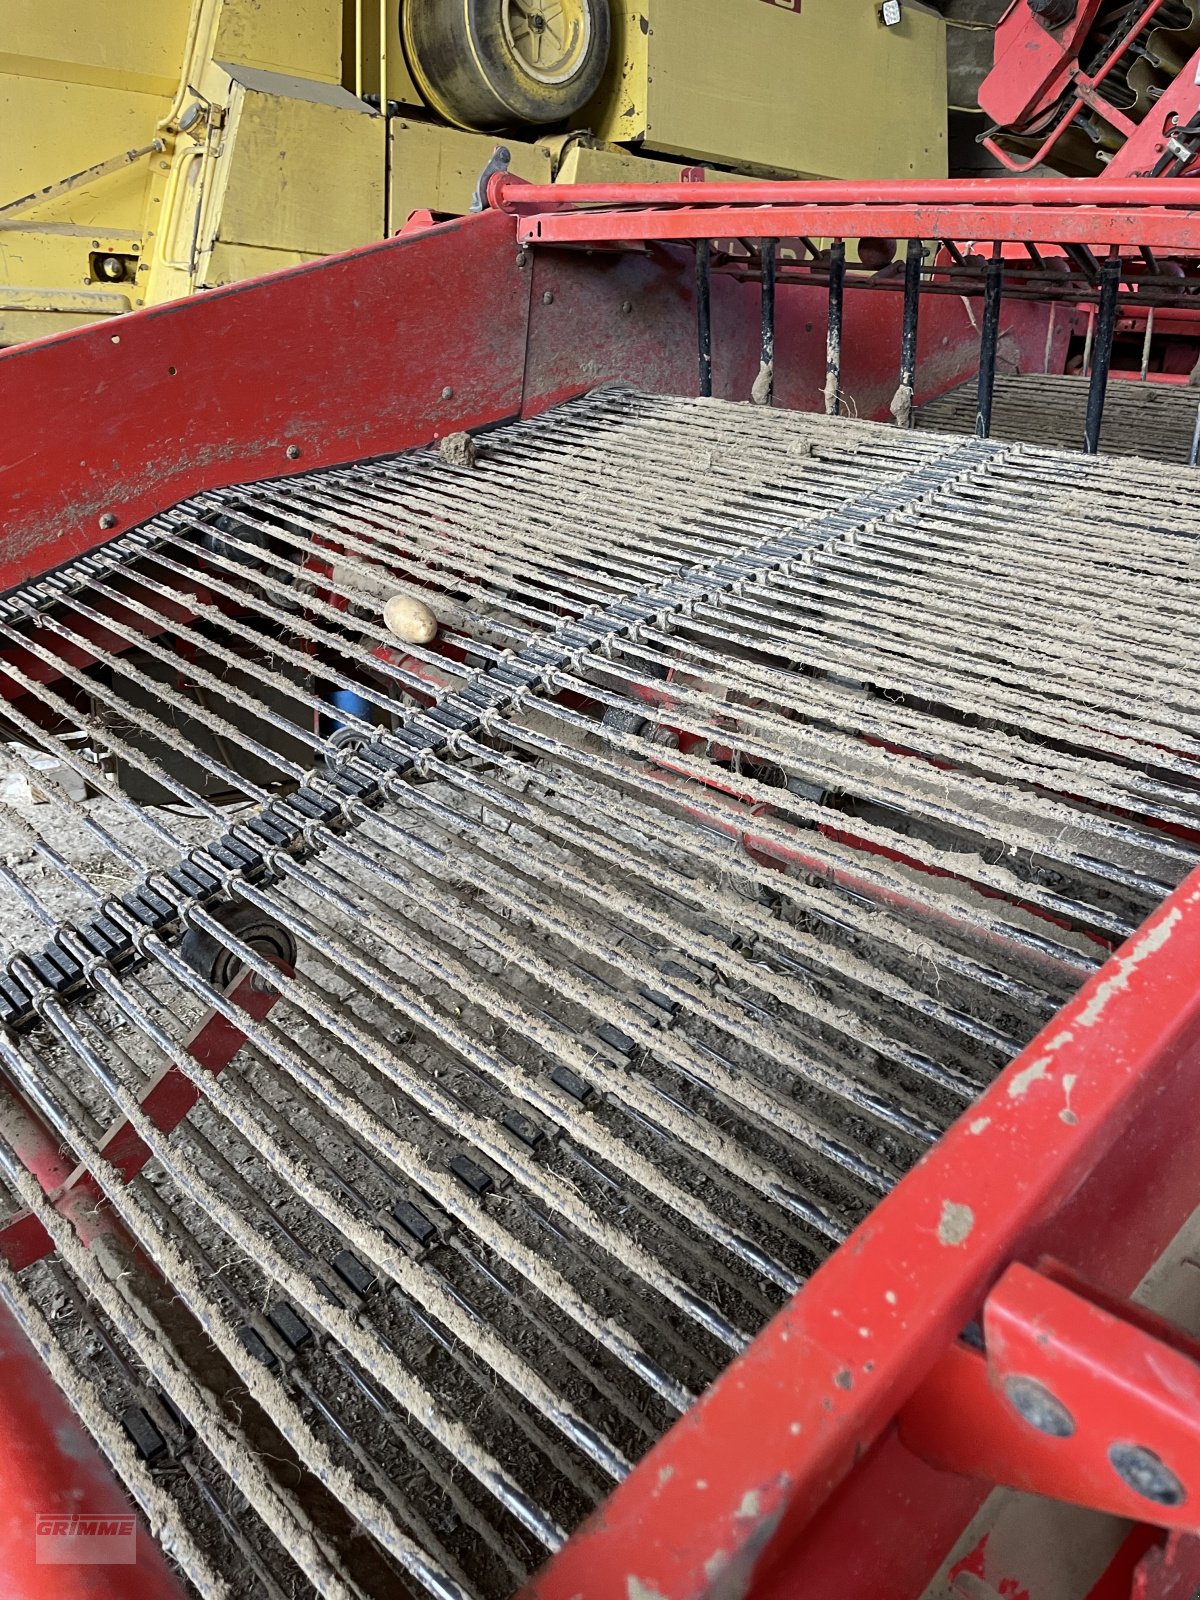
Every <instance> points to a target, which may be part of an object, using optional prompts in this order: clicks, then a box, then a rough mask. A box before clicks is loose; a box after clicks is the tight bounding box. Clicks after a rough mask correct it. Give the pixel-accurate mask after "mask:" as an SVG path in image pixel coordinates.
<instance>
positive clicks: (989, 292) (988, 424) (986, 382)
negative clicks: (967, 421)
mask: <svg viewBox="0 0 1200 1600" xmlns="http://www.w3.org/2000/svg"><path fill="white" fill-rule="evenodd" d="M1003 293H1004V262H1003V260H1002V258H1001V256H1000V252H999V249H998V248H997V250H996V251H995V252H994V254H993V255H992V259H991V260H990V261H989V262H988V264H987V274H986V276H985V278H984V286H983V331H982V333H981V334H980V339H979V393H978V398H977V400H976V403H975V437H976V438H977V439H987V438H989V437H990V436H991V432H992V401H993V399H994V397H995V393H996V347H997V345H998V343H999V340H1000V302H1001V299H1002V297H1003Z"/></svg>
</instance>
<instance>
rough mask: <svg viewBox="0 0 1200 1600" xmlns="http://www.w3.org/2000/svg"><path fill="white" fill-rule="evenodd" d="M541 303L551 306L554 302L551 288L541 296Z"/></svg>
mask: <svg viewBox="0 0 1200 1600" xmlns="http://www.w3.org/2000/svg"><path fill="white" fill-rule="evenodd" d="M542 304H543V305H544V306H552V305H553V304H554V294H553V291H552V290H550V289H547V290H546V292H545V294H544V295H543V296H542Z"/></svg>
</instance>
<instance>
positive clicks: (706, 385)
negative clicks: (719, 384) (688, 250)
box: [696, 239, 713, 398]
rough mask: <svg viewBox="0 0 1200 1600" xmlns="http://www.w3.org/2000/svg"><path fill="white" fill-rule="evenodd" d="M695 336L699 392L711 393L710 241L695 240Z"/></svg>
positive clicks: (703, 393)
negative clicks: (697, 344)
mask: <svg viewBox="0 0 1200 1600" xmlns="http://www.w3.org/2000/svg"><path fill="white" fill-rule="evenodd" d="M696 336H697V340H698V343H699V350H700V393H701V395H703V396H705V397H706V398H707V397H709V396H711V395H712V392H713V380H712V371H713V369H712V241H711V240H710V239H697V240H696Z"/></svg>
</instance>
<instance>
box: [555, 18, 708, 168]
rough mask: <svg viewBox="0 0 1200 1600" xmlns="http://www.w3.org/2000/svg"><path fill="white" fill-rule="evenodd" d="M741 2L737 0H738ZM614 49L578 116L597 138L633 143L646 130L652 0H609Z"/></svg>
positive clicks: (578, 121)
mask: <svg viewBox="0 0 1200 1600" xmlns="http://www.w3.org/2000/svg"><path fill="white" fill-rule="evenodd" d="M734 3H737V0H734ZM609 11H610V14H611V16H612V49H611V50H610V51H609V56H608V70H607V71H606V72H605V74H604V82H603V83H602V84H601V85H600V91H599V93H598V94H597V95H596V98H595V99H594V100H592V101H591V102H590V103H589V104H588V105H586V106H584V108H583V110H582V111H581V112H580V114H579V116H578V117H576V118H574V121H575V123H576V124H577V126H578V127H580V128H587V129H590V131H591V132H592V133H594V134H595V135H596V137H597V139H605V140H609V141H611V142H613V143H615V144H623V143H631V142H632V141H633V140H635V139H641V138H642V137H643V136H644V134H645V132H646V120H647V117H648V115H649V106H648V104H647V77H648V74H649V60H650V17H649V11H650V0H609Z"/></svg>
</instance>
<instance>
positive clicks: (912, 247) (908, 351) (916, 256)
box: [892, 239, 925, 428]
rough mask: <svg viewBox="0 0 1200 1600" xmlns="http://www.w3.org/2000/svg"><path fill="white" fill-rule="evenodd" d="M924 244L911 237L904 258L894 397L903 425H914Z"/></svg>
mask: <svg viewBox="0 0 1200 1600" xmlns="http://www.w3.org/2000/svg"><path fill="white" fill-rule="evenodd" d="M924 260H925V246H924V244H923V243H922V241H921V240H920V239H910V240H909V241H908V254H907V255H906V257H905V260H904V324H903V328H902V331H901V335H900V387H899V388H898V389H897V390H896V396H895V399H894V400H893V401H892V415H893V416H894V417H895V419H896V423H897V425H898V426H899V427H901V428H911V427H912V425H913V399H914V396H915V394H916V387H917V327H918V321H919V318H920V314H921V266H922V264H923V262H924Z"/></svg>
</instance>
